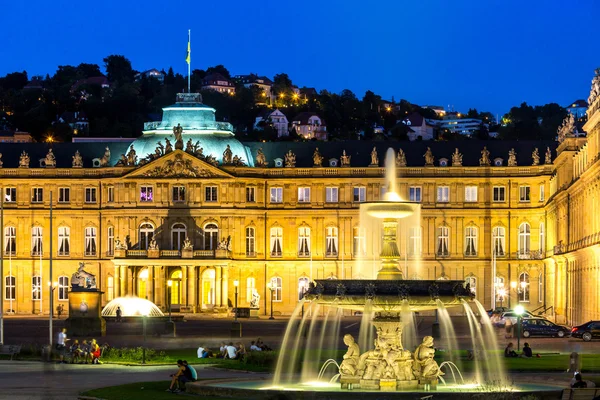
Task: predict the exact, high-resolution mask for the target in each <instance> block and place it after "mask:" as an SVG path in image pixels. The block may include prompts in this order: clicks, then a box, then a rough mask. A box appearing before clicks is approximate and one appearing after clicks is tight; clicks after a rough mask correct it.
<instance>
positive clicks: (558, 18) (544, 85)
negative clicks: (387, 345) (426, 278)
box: [0, 0, 600, 114]
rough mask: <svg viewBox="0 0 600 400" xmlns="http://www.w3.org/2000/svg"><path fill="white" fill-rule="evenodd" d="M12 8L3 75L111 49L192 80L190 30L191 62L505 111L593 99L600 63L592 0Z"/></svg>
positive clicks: (97, 59) (6, 16)
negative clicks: (187, 55) (592, 85)
mask: <svg viewBox="0 0 600 400" xmlns="http://www.w3.org/2000/svg"><path fill="white" fill-rule="evenodd" d="M2 3H3V4H2V24H1V26H0V36H1V37H2V38H3V45H2V46H1V47H0V75H4V74H6V73H8V72H13V71H21V70H27V71H28V73H29V75H30V76H32V75H38V74H40V75H45V74H46V73H50V74H52V73H53V72H54V71H55V70H56V68H57V66H58V65H65V64H72V65H77V64H79V63H80V62H86V63H97V64H100V65H102V58H103V57H105V56H106V55H109V54H123V55H125V56H127V57H128V58H129V59H130V60H131V61H132V64H133V67H134V69H136V70H146V69H149V68H153V67H156V68H159V69H160V68H165V70H166V69H168V67H169V66H172V67H173V69H174V70H175V71H176V72H180V73H182V74H184V75H185V74H187V66H186V64H185V50H186V45H187V44H186V41H187V30H188V28H189V29H191V30H192V68H199V69H205V68H206V67H208V66H211V65H216V64H224V65H225V66H226V67H227V68H228V69H229V70H230V72H231V73H232V74H233V75H235V74H244V73H249V72H256V73H258V74H262V75H267V76H270V77H272V76H273V75H274V74H276V73H280V72H286V73H288V74H289V75H290V77H291V78H292V80H293V82H294V83H295V84H296V85H298V86H300V87H302V86H309V87H315V88H317V89H318V90H321V89H328V90H330V91H334V92H339V91H341V90H342V89H345V88H347V89H350V90H352V91H353V92H354V93H356V94H357V96H358V97H359V98H362V96H363V94H364V92H365V91H366V90H367V89H370V90H373V91H374V92H376V93H378V94H380V95H382V96H383V97H384V98H387V99H391V97H392V96H394V97H395V99H396V100H399V99H401V98H404V99H407V100H409V101H411V102H413V103H417V104H435V105H443V106H445V107H448V105H454V107H455V108H456V110H458V111H466V110H467V109H468V108H469V107H476V108H478V109H479V110H489V111H492V112H493V113H500V114H502V113H504V112H506V111H508V109H509V108H510V107H511V106H513V105H518V104H520V103H521V102H523V101H526V102H528V103H530V104H534V105H536V104H545V103H548V102H558V103H559V104H561V105H563V106H564V105H567V104H569V103H570V102H571V101H573V100H575V99H579V98H584V99H587V96H588V94H589V87H590V80H591V78H592V75H593V71H594V69H595V68H597V67H599V66H600V40H598V29H599V28H598V20H597V18H598V15H599V11H600V2H595V1H593V0H589V1H574V0H569V1H557V0H547V1H543V2H542V1H527V0H520V1H512V0H506V1H501V0H497V1H496V0H489V1H488V0H477V1H424V0H423V1H399V0H380V1H356V0H346V1H337V0H320V1H313V0H304V1H294V2H288V1H285V0H283V1H281V0H279V1H274V0H263V1H260V2H252V1H242V0H230V1H212V2H206V1H198V0H196V1H194V0H188V1H185V2H184V1H164V0H161V1H158V0H146V1H144V2H140V1H129V0H121V1H112V0H106V1H103V2H97V1H94V2H91V1H78V2H75V1H60V0H57V1H42V0H31V1H9V0H6V1H4V2H2ZM208 3H210V4H208Z"/></svg>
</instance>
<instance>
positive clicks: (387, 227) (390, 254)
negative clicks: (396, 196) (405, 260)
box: [377, 218, 402, 280]
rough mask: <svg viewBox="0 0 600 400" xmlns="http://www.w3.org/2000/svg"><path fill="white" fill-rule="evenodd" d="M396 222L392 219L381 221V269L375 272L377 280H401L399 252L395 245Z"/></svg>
mask: <svg viewBox="0 0 600 400" xmlns="http://www.w3.org/2000/svg"><path fill="white" fill-rule="evenodd" d="M397 230H398V221H397V220H396V219H392V218H385V219H384V220H383V246H382V249H381V255H380V258H381V269H380V270H379V272H377V279H378V280H398V279H402V272H401V271H400V270H399V269H398V260H400V252H399V251H398V245H397V244H396V232H397Z"/></svg>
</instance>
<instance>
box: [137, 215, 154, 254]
mask: <svg viewBox="0 0 600 400" xmlns="http://www.w3.org/2000/svg"><path fill="white" fill-rule="evenodd" d="M153 237H154V225H152V224H151V223H149V222H144V223H143V224H141V225H140V234H139V238H140V239H139V248H140V250H148V247H149V246H150V242H151V241H152V238H153Z"/></svg>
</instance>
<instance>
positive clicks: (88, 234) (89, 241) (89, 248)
mask: <svg viewBox="0 0 600 400" xmlns="http://www.w3.org/2000/svg"><path fill="white" fill-rule="evenodd" d="M85 255H86V256H95V255H96V228H94V227H92V226H89V227H87V228H85Z"/></svg>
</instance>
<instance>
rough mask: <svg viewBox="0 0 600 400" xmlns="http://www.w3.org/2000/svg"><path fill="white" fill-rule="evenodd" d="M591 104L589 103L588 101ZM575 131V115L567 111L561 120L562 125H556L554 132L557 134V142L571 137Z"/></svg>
mask: <svg viewBox="0 0 600 400" xmlns="http://www.w3.org/2000/svg"><path fill="white" fill-rule="evenodd" d="M590 104H591V103H590ZM574 132H575V117H574V116H573V114H571V113H569V114H568V115H567V116H566V117H565V119H564V120H563V122H562V125H560V126H559V127H558V130H557V132H556V134H557V136H558V143H562V142H563V141H564V140H565V138H568V137H573V134H574Z"/></svg>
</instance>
